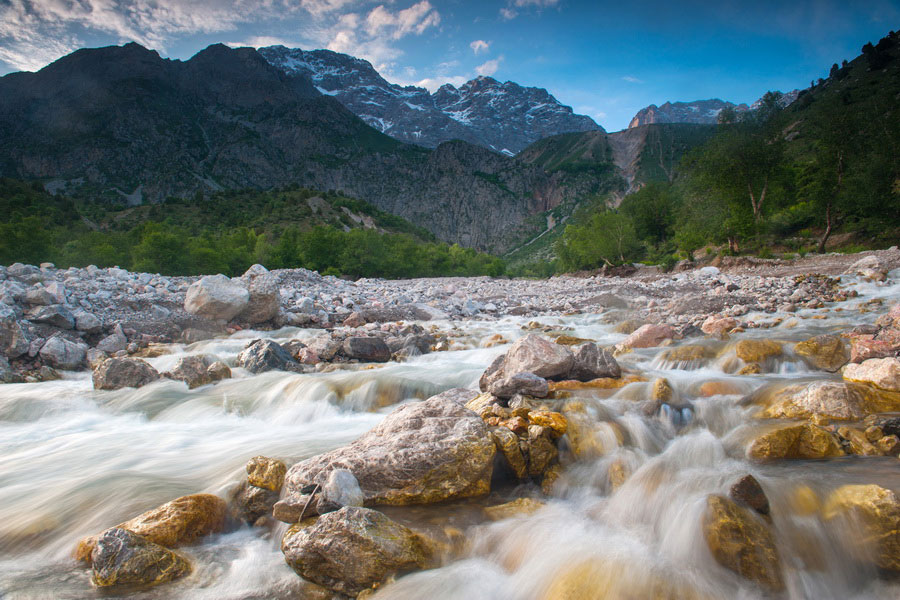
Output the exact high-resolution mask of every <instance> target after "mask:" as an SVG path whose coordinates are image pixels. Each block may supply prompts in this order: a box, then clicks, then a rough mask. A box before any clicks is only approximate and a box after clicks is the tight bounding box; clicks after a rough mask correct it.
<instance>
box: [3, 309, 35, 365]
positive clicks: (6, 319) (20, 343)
mask: <svg viewBox="0 0 900 600" xmlns="http://www.w3.org/2000/svg"><path fill="white" fill-rule="evenodd" d="M28 344H29V340H28V337H27V336H26V335H25V332H24V331H23V330H22V326H21V325H19V322H18V321H16V318H15V315H13V314H12V311H9V312H8V313H6V314H0V354H2V355H3V356H6V357H7V358H18V357H20V356H22V355H23V354H25V353H26V352H28Z"/></svg>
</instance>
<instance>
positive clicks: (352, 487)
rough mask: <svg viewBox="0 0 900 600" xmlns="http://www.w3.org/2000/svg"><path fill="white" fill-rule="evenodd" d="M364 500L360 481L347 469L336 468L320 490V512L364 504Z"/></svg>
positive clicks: (318, 505)
mask: <svg viewBox="0 0 900 600" xmlns="http://www.w3.org/2000/svg"><path fill="white" fill-rule="evenodd" d="M363 501H364V497H363V493H362V490H361V489H359V482H358V481H357V480H356V477H354V476H353V473H351V472H350V471H348V470H347V469H335V470H334V471H332V472H331V473H329V474H328V479H327V480H326V481H325V485H323V486H322V490H321V491H320V492H319V501H318V504H317V507H318V511H319V514H325V513H326V512H331V511H335V510H339V509H340V508H341V507H344V506H362V505H363Z"/></svg>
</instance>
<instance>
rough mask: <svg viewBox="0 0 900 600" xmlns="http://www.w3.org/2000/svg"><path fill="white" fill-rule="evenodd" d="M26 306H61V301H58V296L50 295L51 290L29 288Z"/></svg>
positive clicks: (26, 293) (26, 294)
mask: <svg viewBox="0 0 900 600" xmlns="http://www.w3.org/2000/svg"><path fill="white" fill-rule="evenodd" d="M24 300H25V304H32V305H35V306H50V305H51V304H59V300H57V298H56V296H54V295H53V294H52V293H50V291H49V290H47V289H46V288H42V287H33V288H29V289H28V291H27V292H25V299H24Z"/></svg>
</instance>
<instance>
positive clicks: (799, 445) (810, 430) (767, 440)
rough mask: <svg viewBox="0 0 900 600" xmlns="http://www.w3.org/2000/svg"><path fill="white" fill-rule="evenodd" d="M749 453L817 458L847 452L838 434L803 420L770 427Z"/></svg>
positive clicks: (759, 456)
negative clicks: (794, 423) (844, 450)
mask: <svg viewBox="0 0 900 600" xmlns="http://www.w3.org/2000/svg"><path fill="white" fill-rule="evenodd" d="M747 455H748V456H749V457H750V458H753V459H757V460H769V459H779V458H788V459H791V458H793V459H814V458H833V457H836V456H843V455H844V452H843V450H841V446H840V443H839V442H838V440H837V438H836V437H835V436H834V434H832V433H830V432H828V431H826V430H824V429H822V428H821V427H818V426H816V425H813V424H812V423H802V424H799V425H789V426H787V427H781V428H778V429H773V430H771V431H768V432H766V433H764V434H762V435H760V436H759V437H757V438H756V439H754V440H753V441H752V442H751V443H750V446H749V447H748V449H747Z"/></svg>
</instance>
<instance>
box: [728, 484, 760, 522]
mask: <svg viewBox="0 0 900 600" xmlns="http://www.w3.org/2000/svg"><path fill="white" fill-rule="evenodd" d="M728 495H729V496H730V497H731V499H732V500H734V501H735V502H737V503H738V504H743V505H744V506H749V507H750V508H752V509H753V510H755V511H756V512H758V513H759V514H761V515H768V514H769V499H768V498H767V497H766V493H765V491H763V489H762V486H761V485H759V481H757V480H756V477H754V476H753V475H744V476H743V477H741V478H740V479H738V480H737V481H736V482H734V484H732V486H731V489H730V490H729V491H728Z"/></svg>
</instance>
